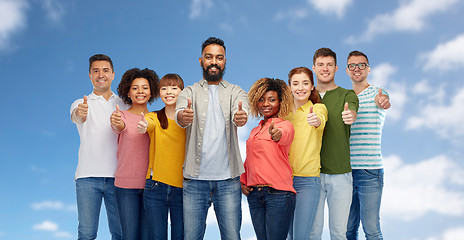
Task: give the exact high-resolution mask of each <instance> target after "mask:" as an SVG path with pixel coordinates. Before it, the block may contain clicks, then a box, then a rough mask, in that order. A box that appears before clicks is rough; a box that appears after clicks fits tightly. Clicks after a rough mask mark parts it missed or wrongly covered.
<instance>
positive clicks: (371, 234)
mask: <svg viewBox="0 0 464 240" xmlns="http://www.w3.org/2000/svg"><path fill="white" fill-rule="evenodd" d="M382 189H383V169H353V200H352V202H351V209H350V216H349V218H348V229H347V232H346V237H347V238H348V240H356V239H358V229H359V222H360V221H361V222H362V226H363V229H364V234H365V235H366V239H367V240H379V239H383V237H382V231H381V230H380V202H381V199H382Z"/></svg>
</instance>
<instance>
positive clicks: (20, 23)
mask: <svg viewBox="0 0 464 240" xmlns="http://www.w3.org/2000/svg"><path fill="white" fill-rule="evenodd" d="M27 6H28V4H27V2H25V1H24V0H0V50H4V49H8V48H9V47H10V46H9V45H10V41H11V37H12V35H14V34H15V33H17V32H19V31H20V30H22V29H24V28H25V26H26V9H27Z"/></svg>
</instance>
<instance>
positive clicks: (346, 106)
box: [345, 102, 348, 111]
mask: <svg viewBox="0 0 464 240" xmlns="http://www.w3.org/2000/svg"><path fill="white" fill-rule="evenodd" d="M345 111H348V103H347V102H346V103H345Z"/></svg>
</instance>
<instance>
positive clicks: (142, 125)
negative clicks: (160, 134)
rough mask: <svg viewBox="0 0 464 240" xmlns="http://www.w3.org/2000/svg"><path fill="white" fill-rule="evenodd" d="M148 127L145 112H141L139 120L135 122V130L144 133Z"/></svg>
mask: <svg viewBox="0 0 464 240" xmlns="http://www.w3.org/2000/svg"><path fill="white" fill-rule="evenodd" d="M147 128H148V121H147V120H146V119H145V114H143V113H142V117H141V118H140V121H139V122H138V123H137V132H138V133H146V132H147Z"/></svg>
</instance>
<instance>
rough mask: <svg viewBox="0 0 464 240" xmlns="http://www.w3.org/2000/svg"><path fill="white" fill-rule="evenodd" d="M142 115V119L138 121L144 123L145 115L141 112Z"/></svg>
mask: <svg viewBox="0 0 464 240" xmlns="http://www.w3.org/2000/svg"><path fill="white" fill-rule="evenodd" d="M141 114H142V117H141V118H140V121H144V120H145V114H143V112H141Z"/></svg>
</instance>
